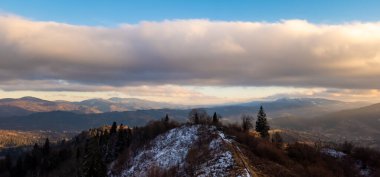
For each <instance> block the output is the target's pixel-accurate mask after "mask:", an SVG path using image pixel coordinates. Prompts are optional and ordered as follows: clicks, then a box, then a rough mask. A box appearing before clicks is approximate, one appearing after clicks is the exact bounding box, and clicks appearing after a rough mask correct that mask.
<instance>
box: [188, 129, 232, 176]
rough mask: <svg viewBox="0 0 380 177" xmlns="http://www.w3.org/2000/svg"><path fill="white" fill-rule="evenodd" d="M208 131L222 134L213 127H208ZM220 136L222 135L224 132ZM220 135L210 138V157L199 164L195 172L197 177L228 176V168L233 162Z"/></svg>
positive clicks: (230, 167)
mask: <svg viewBox="0 0 380 177" xmlns="http://www.w3.org/2000/svg"><path fill="white" fill-rule="evenodd" d="M210 131H211V132H213V133H214V134H215V133H216V134H218V135H220V134H223V133H221V132H216V131H215V130H214V129H213V128H210ZM222 136H223V137H224V134H223V135H222ZM222 136H217V137H216V138H214V139H213V140H211V142H210V144H209V150H210V154H211V155H212V159H210V160H209V161H207V162H206V163H203V164H202V165H201V166H200V168H199V169H198V170H197V172H196V173H195V174H197V176H198V177H223V176H230V175H229V173H228V170H229V169H232V168H233V166H234V165H235V162H234V158H233V156H232V153H231V152H230V151H228V150H227V149H226V148H225V147H224V145H223V143H224V141H223V138H222Z"/></svg>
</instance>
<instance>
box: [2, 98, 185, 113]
mask: <svg viewBox="0 0 380 177" xmlns="http://www.w3.org/2000/svg"><path fill="white" fill-rule="evenodd" d="M184 107H185V106H182V105H175V104H169V103H163V102H154V101H148V100H142V99H136V98H110V99H89V100H84V101H81V102H68V101H47V100H42V99H39V98H34V97H23V98H19V99H11V98H6V99H0V117H11V116H25V115H29V114H31V113H37V112H51V111H68V112H75V113H84V114H91V113H105V112H114V111H119V112H122V111H134V110H147V109H164V108H171V109H178V108H184Z"/></svg>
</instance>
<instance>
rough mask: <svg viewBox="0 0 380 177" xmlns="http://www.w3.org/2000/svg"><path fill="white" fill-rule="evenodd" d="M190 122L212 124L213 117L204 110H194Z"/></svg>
mask: <svg viewBox="0 0 380 177" xmlns="http://www.w3.org/2000/svg"><path fill="white" fill-rule="evenodd" d="M189 121H190V122H191V123H194V124H199V123H203V124H206V123H210V122H211V117H210V116H209V115H208V114H207V112H206V110H204V109H192V110H191V111H190V113H189Z"/></svg>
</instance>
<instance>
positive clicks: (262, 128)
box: [256, 106, 269, 138]
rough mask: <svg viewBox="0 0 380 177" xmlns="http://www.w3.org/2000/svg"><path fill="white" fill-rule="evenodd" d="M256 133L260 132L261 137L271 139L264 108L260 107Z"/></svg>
mask: <svg viewBox="0 0 380 177" xmlns="http://www.w3.org/2000/svg"><path fill="white" fill-rule="evenodd" d="M256 131H257V132H259V133H260V135H261V137H263V138H268V137H269V133H268V131H269V125H268V122H267V115H266V113H265V111H264V109H263V106H260V110H259V112H258V113H257V120H256Z"/></svg>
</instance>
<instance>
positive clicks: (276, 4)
mask: <svg viewBox="0 0 380 177" xmlns="http://www.w3.org/2000/svg"><path fill="white" fill-rule="evenodd" d="M379 7H380V2H378V1H301V0H295V1H280V0H278V1H270V0H268V1H253V0H252V1H223V0H220V1H205V0H194V1H180V0H177V1H112V3H110V2H107V1H86V0H84V1H67V0H66V1H63V0H57V1H43V0H29V1H1V0H0V98H8V97H12V98H17V97H22V96H35V97H39V98H43V99H48V100H69V101H79V100H84V99H89V98H110V97H134V98H142V99H148V100H153V101H163V102H171V103H180V104H216V103H231V102H243V101H250V100H258V99H276V98H281V97H321V98H328V99H337V100H343V101H369V102H380V97H379V96H380V82H379V81H380V79H379V78H380V52H379V51H380V50H379V49H380V9H379Z"/></svg>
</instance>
